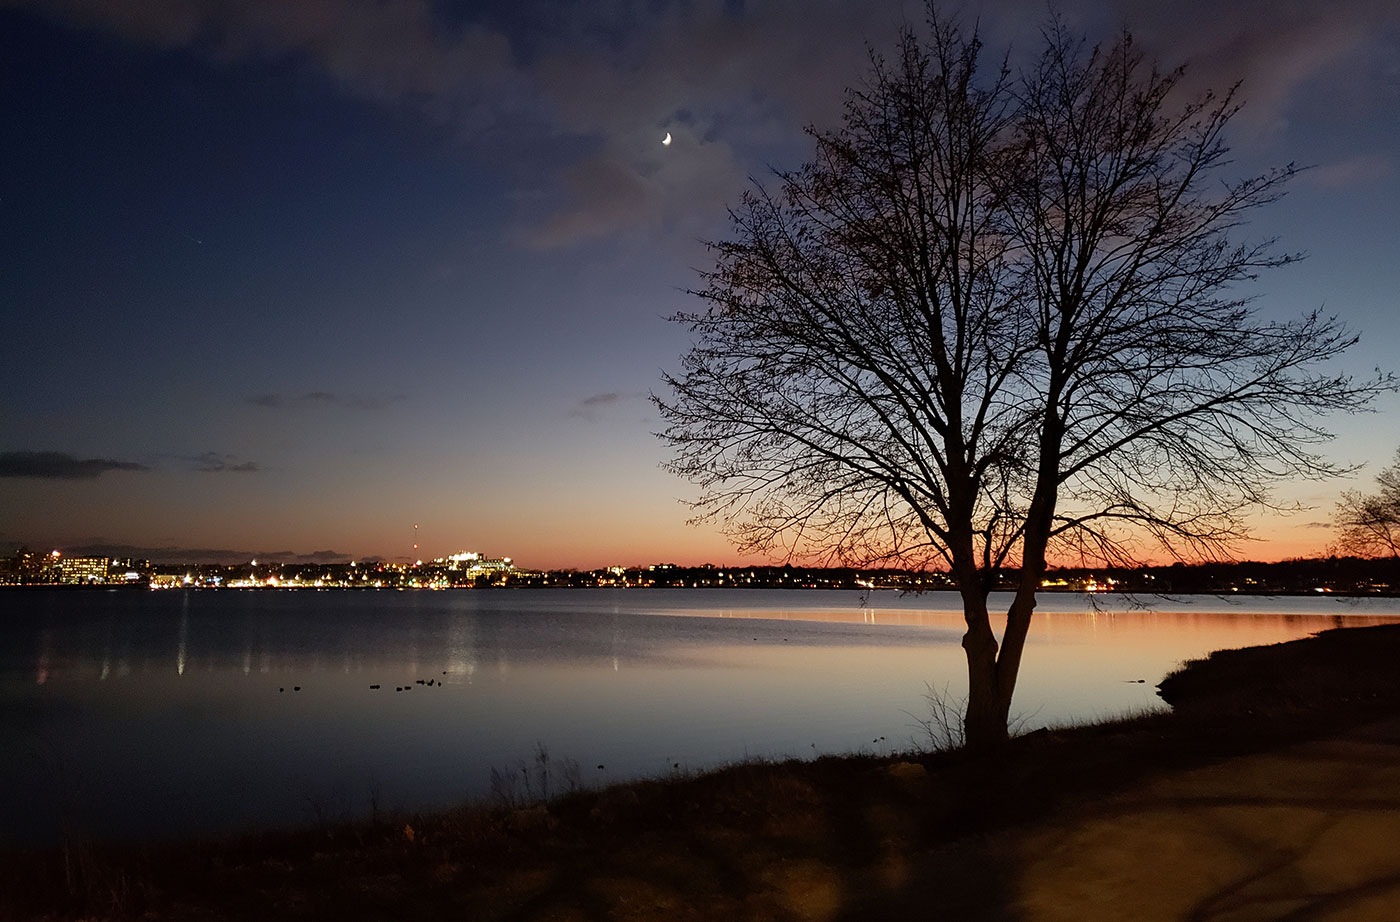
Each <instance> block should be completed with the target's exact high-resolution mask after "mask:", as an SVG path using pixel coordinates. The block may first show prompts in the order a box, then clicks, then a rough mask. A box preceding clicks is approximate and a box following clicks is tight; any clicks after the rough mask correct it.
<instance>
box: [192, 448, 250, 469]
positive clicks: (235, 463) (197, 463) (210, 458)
mask: <svg viewBox="0 0 1400 922" xmlns="http://www.w3.org/2000/svg"><path fill="white" fill-rule="evenodd" d="M184 460H186V461H188V462H190V463H191V464H193V465H194V469H195V470H197V471H200V472H203V473H211V474H214V473H226V472H227V473H232V474H251V473H255V472H257V471H260V470H262V468H261V467H259V466H258V462H256V461H239V460H238V458H237V457H236V456H234V455H221V454H219V453H218V452H216V451H206V452H205V453H204V454H202V455H194V456H192V457H187V458H185V459H184Z"/></svg>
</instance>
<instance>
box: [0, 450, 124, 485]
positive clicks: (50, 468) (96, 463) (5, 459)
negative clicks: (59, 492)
mask: <svg viewBox="0 0 1400 922" xmlns="http://www.w3.org/2000/svg"><path fill="white" fill-rule="evenodd" d="M148 470H150V468H148V467H147V466H146V465H144V464H137V463H136V462H135V461H115V460H113V459H111V458H77V457H74V456H73V455H70V454H68V453H67V452H61V451H6V452H0V477H29V478H34V479H37V480H94V479H96V478H97V477H99V476H101V475H102V474H104V473H106V472H107V471H148Z"/></svg>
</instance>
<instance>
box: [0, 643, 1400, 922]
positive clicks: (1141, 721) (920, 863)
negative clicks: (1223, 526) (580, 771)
mask: <svg viewBox="0 0 1400 922" xmlns="http://www.w3.org/2000/svg"><path fill="white" fill-rule="evenodd" d="M1397 661H1400V625H1383V626H1376V627H1358V628H1340V629H1333V630H1329V631H1323V632H1321V633H1320V634H1318V635H1314V636H1312V637H1309V638H1305V639H1303V640H1296V641H1289V642H1286V643H1282V644H1275V645H1272V646H1268V647H1253V648H1245V649H1243V650H1237V651H1219V652H1217V653H1214V654H1212V655H1211V656H1209V657H1208V658H1206V659H1205V660H1200V661H1196V662H1193V663H1190V664H1187V665H1186V666H1185V667H1184V668H1183V669H1182V670H1181V671H1179V672H1177V673H1174V674H1173V675H1171V676H1168V677H1165V678H1164V679H1163V681H1162V683H1161V684H1162V691H1163V695H1164V697H1165V698H1167V700H1168V701H1169V702H1170V703H1172V705H1173V710H1172V711H1170V712H1165V713H1160V714H1149V715H1146V716H1141V717H1136V718H1128V719H1123V720H1117V721H1110V722H1107V723H1102V724H1094V725H1087V726H1080V727H1072V728H1065V729H1057V730H1038V731H1035V732H1033V733H1030V734H1028V735H1026V736H1023V737H1019V738H1017V739H1016V740H1014V741H1013V742H1012V744H1011V746H1010V747H1008V751H1007V752H1006V753H1005V754H1003V755H1001V756H998V757H986V756H975V755H972V754H969V753H963V752H958V751H953V752H939V753H901V754H896V755H892V756H874V755H848V756H833V757H824V758H819V759H817V760H814V761H810V762H803V761H796V760H792V761H786V762H753V763H742V764H737V765H733V766H730V767H727V768H721V769H717V770H714V771H711V772H706V773H704V774H701V775H697V776H693V777H680V778H671V779H657V780H647V781H641V782H636V783H632V784H624V785H618V786H615V787H610V788H606V789H602V790H584V791H579V792H577V793H573V794H569V795H566V796H564V797H560V798H556V799H554V800H551V801H549V802H548V803H540V802H536V801H529V802H526V801H524V800H522V799H519V798H516V799H515V802H513V803H512V802H507V798H505V797H502V798H501V799H500V802H498V803H496V804H485V805H475V806H466V807H461V808H457V809H453V810H447V811H440V812H435V813H421V814H407V815H396V816H392V817H390V816H383V817H377V818H374V819H371V820H368V821H365V822H359V823H350V824H335V825H323V826H318V827H312V828H300V829H291V830H280V831H269V832H265V833H257V834H252V835H247V836H242V837H239V838H236V839H229V840H224V841H194V842H185V843H181V844H176V845H154V846H143V847H125V848H123V847H115V846H105V845H103V844H101V843H95V842H86V841H80V840H72V841H69V842H68V843H66V844H65V845H64V846H63V847H60V848H55V849H47V850H37V849H29V850H26V849H8V848H7V849H3V850H0V855H2V856H3V857H4V866H5V868H6V870H5V871H3V872H0V917H4V918H14V919H44V920H64V919H79V918H82V919H113V920H116V919H128V918H130V919H136V918H141V919H150V920H166V919H187V918H189V919H202V918H208V919H243V918H247V919H254V918H288V919H332V918H334V919H375V918H385V917H400V916H402V917H412V916H420V915H421V916H424V917H431V916H434V915H438V916H446V917H464V918H478V919H501V920H505V919H573V918H581V919H589V918H618V919H653V918H654V919H661V918H679V919H712V918H724V917H729V918H734V919H742V918H755V919H758V918H765V919H767V918H771V919H787V918H793V919H799V918H800V919H809V918H810V919H823V920H835V919H844V918H852V919H854V918H872V919H878V918H904V917H908V915H909V914H910V913H912V912H915V911H916V910H917V909H918V907H922V911H923V912H924V913H925V914H927V913H928V912H929V911H941V913H942V914H943V915H946V916H947V917H949V918H958V919H969V920H977V919H988V920H991V919H1002V918H1006V919H1012V918H1022V916H1021V915H1018V914H1017V912H1019V910H1017V909H1016V908H1015V907H1013V906H1010V905H1000V904H999V903H998V901H997V900H992V901H991V902H987V901H986V900H985V895H986V893H987V887H988V886H991V885H992V884H994V883H995V882H996V881H997V880H998V879H1000V878H1001V877H1003V876H1004V875H1006V874H1008V873H1011V872H1012V871H1013V870H1014V871H1016V872H1017V873H1020V872H1021V870H1023V869H1022V868H1021V867H1020V865H1021V864H1022V858H1021V857H1018V855H1019V854H1020V852H1019V849H1020V847H1021V844H1022V843H1023V842H1024V841H1029V840H1030V839H1033V838H1034V837H1035V836H1036V835H1044V834H1047V833H1046V832H1045V830H1046V828H1049V827H1055V826H1056V824H1059V825H1060V826H1064V825H1065V824H1071V825H1073V824H1075V823H1081V822H1082V821H1084V820H1085V819H1086V817H1089V816H1091V815H1093V814H1094V813H1095V811H1096V810H1098V809H1099V805H1100V804H1102V803H1103V802H1105V801H1108V800H1112V799H1113V798H1121V797H1124V796H1130V793H1129V792H1132V791H1134V790H1136V789H1138V788H1140V787H1142V786H1143V785H1149V784H1154V783H1158V782H1159V781H1160V780H1161V779H1164V778H1175V777H1178V776H1179V777H1184V778H1187V779H1189V778H1191V777H1194V775H1193V773H1199V772H1201V771H1209V770H1213V769H1218V768H1219V767H1220V766H1228V765H1234V764H1247V763H1249V760H1251V759H1254V760H1257V759H1260V758H1265V757H1267V756H1269V755H1271V754H1273V753H1277V752H1280V751H1283V750H1290V749H1291V748H1296V747H1299V746H1307V745H1309V744H1317V743H1318V741H1328V740H1338V739H1343V740H1344V739H1349V738H1351V737H1352V736H1354V735H1356V734H1361V735H1363V736H1364V735H1365V733H1366V732H1369V731H1367V730H1366V729H1365V728H1366V727H1367V726H1368V725H1372V726H1374V725H1377V724H1385V723H1386V722H1387V721H1391V722H1397V721H1400V671H1397V670H1396V669H1395V668H1394V663H1396V662H1397ZM1275 780H1277V779H1275ZM1183 783H1186V784H1187V787H1188V788H1189V786H1190V784H1189V782H1183ZM1262 783H1263V785H1264V786H1265V787H1266V788H1267V787H1268V786H1269V783H1270V779H1269V778H1268V777H1265V778H1264V779H1262ZM1392 812H1394V811H1392ZM974 857H975V858H976V860H975V861H974V860H973V858H974ZM979 894H980V897H979ZM1032 895H1034V894H1032ZM1041 895H1043V894H1041ZM6 900H8V901H9V902H8V903H7V902H6ZM979 900H980V901H979ZM1265 917H1267V916H1261V917H1260V918H1265Z"/></svg>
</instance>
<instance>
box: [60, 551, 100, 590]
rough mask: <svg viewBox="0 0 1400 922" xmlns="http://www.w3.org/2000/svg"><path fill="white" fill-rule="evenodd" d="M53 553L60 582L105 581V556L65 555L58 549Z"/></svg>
mask: <svg viewBox="0 0 1400 922" xmlns="http://www.w3.org/2000/svg"><path fill="white" fill-rule="evenodd" d="M53 553H54V562H55V563H56V564H57V565H58V581H59V582H60V583H105V582H107V558H106V557H65V556H63V555H62V554H60V553H59V552H58V551H54V552H53Z"/></svg>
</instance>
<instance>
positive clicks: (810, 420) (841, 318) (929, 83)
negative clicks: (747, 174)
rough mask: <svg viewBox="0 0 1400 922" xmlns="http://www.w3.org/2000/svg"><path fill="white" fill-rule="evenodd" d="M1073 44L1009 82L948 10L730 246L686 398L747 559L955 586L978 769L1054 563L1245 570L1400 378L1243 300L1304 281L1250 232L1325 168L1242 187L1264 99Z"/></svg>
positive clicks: (687, 366)
mask: <svg viewBox="0 0 1400 922" xmlns="http://www.w3.org/2000/svg"><path fill="white" fill-rule="evenodd" d="M1044 35H1045V43H1044V49H1043V53H1042V54H1041V56H1040V58H1039V60H1038V61H1037V62H1036V63H1035V64H1034V65H1033V66H1032V67H1030V68H1028V69H1027V70H1026V71H1025V72H1023V73H1019V74H1013V73H1012V72H1011V70H1010V69H1009V68H1007V67H1005V66H1003V67H1001V68H999V69H997V70H995V71H994V72H993V73H991V74H989V75H986V74H984V73H983V72H981V71H980V70H979V58H980V55H981V45H980V42H979V40H978V38H977V36H976V35H975V34H967V33H965V32H964V31H963V30H961V29H960V28H959V27H958V26H956V25H955V24H951V23H949V22H947V21H944V20H941V19H939V18H938V16H937V14H936V12H933V11H932V10H931V12H930V23H929V29H928V33H927V37H926V38H922V39H921V38H919V37H918V36H917V35H915V34H914V33H913V32H912V31H906V32H905V33H904V34H903V35H902V37H901V41H900V44H899V47H898V53H897V55H896V56H895V57H894V59H893V60H892V61H887V60H884V59H882V58H880V57H879V56H875V55H872V69H871V73H870V76H869V78H868V79H867V81H866V83H865V84H864V85H863V86H861V87H859V88H857V89H853V90H851V91H849V93H848V101H847V105H846V109H845V118H844V124H843V126H842V127H841V128H839V129H837V130H834V131H819V130H815V129H812V130H809V134H810V135H811V137H812V138H813V140H814V142H815V148H816V153H815V158H814V159H813V161H812V162H811V163H809V164H807V165H805V166H804V167H802V168H801V169H799V170H796V171H792V172H784V173H779V174H778V185H779V188H778V190H777V191H776V192H774V191H770V190H768V189H765V188H763V187H762V186H758V187H757V188H755V189H754V190H753V191H751V192H749V193H748V194H746V195H745V197H744V199H743V201H742V204H741V205H740V206H739V207H738V208H736V209H734V210H733V211H732V212H731V218H732V223H733V232H732V236H731V237H730V238H729V239H727V240H721V241H718V242H714V243H712V244H711V245H710V247H711V251H712V253H713V255H714V258H715V266H714V268H713V269H712V270H710V271H707V272H704V273H702V280H703V284H702V285H701V287H700V288H699V290H698V291H696V292H695V294H697V295H698V296H699V297H700V298H701V299H703V300H704V301H705V302H707V305H706V307H705V308H704V309H703V310H700V311H696V312H688V313H683V314H681V315H678V317H677V318H676V319H677V320H679V321H680V322H683V323H685V324H687V325H688V326H689V328H690V329H691V331H692V332H693V335H694V336H695V340H696V341H695V344H694V345H693V347H692V348H691V350H690V351H689V352H688V353H687V354H686V355H685V357H684V359H683V366H682V370H681V372H679V373H678V374H675V375H668V376H667V377H666V379H665V380H666V384H667V385H668V386H669V389H670V391H671V394H670V395H669V396H666V397H657V398H655V399H656V403H657V405H658V408H659V410H660V412H661V413H662V415H663V418H664V419H665V420H666V423H667V428H666V429H665V431H664V432H663V433H662V436H663V438H665V439H666V440H667V441H668V442H669V443H670V445H671V446H672V448H673V451H674V457H673V460H671V461H670V462H669V464H668V468H669V469H670V470H671V471H673V472H675V473H677V474H680V475H682V476H685V477H687V478H689V479H691V480H692V481H694V482H696V483H697V484H698V485H699V486H700V487H701V490H702V493H701V498H700V500H699V501H698V503H697V504H696V505H697V517H698V518H700V519H705V520H714V521H718V522H720V523H722V524H723V525H724V526H725V527H726V528H727V530H728V531H729V532H730V533H731V535H732V536H733V537H734V538H735V539H736V540H737V542H738V544H739V545H740V547H741V548H742V549H743V550H745V551H749V552H762V553H766V554H770V555H779V556H786V557H788V558H790V559H791V558H802V559H815V560H824V561H827V562H834V561H841V562H843V563H847V564H856V565H863V566H869V565H879V564H891V565H893V564H899V565H902V566H908V567H916V568H922V567H934V568H938V569H945V570H947V571H948V572H949V573H950V574H951V575H952V577H953V579H954V580H955V581H956V584H957V587H958V589H959V591H960V593H961V596H962V602H963V607H964V613H965V617H966V623H967V632H966V634H965V635H964V638H963V647H964V649H965V651H966V654H967V662H968V672H969V695H968V705H967V714H966V717H965V724H966V733H967V740H968V742H969V744H971V745H974V746H979V747H986V746H992V745H996V744H998V743H999V742H1001V741H1003V740H1004V739H1005V738H1006V735H1007V730H1006V726H1007V715H1008V712H1009V709H1010V705H1011V697H1012V693H1013V691H1014V689H1015V685H1016V677H1017V672H1018V670H1019V667H1020V663H1021V655H1022V650H1023V647H1024V644H1025V640H1026V635H1027V631H1028V629H1029V627H1030V623H1031V616H1032V612H1033V610H1034V608H1035V604H1036V591H1037V589H1038V588H1039V587H1040V583H1041V580H1042V577H1043V575H1044V572H1045V569H1046V563H1047V560H1048V559H1057V558H1058V559H1075V560H1085V561H1089V560H1094V561H1109V562H1118V563H1123V562H1129V561H1132V560H1134V559H1140V558H1141V556H1142V555H1143V554H1144V553H1145V552H1146V551H1147V550H1148V549H1149V548H1150V547H1154V546H1155V547H1161V548H1166V549H1167V551H1169V552H1170V553H1172V554H1175V555H1178V556H1183V555H1195V556H1211V555H1216V554H1219V553H1221V552H1222V551H1223V549H1224V548H1225V547H1226V546H1227V544H1228V543H1229V542H1231V541H1232V540H1234V539H1236V538H1237V537H1239V536H1240V535H1241V534H1242V533H1243V522H1242V515H1241V514H1242V513H1243V512H1244V511H1245V510H1247V509H1250V508H1251V507H1257V506H1259V505H1261V504H1262V505H1268V504H1269V503H1270V497H1269V493H1268V491H1267V487H1268V485H1269V484H1270V482H1272V481H1274V480H1276V479H1277V478H1280V477H1296V476H1319V475H1326V474H1330V473H1332V472H1333V468H1332V467H1331V466H1330V465H1329V464H1328V463H1326V462H1325V461H1324V460H1322V459H1321V458H1320V457H1318V456H1317V455H1316V454H1314V453H1313V452H1312V450H1311V449H1312V448H1313V447H1315V446H1316V445H1317V444H1319V443H1320V442H1322V441H1323V440H1324V439H1325V438H1327V433H1326V432H1325V431H1324V430H1323V429H1322V428H1320V426H1319V424H1318V422H1317V415H1318V414H1319V413H1322V412H1326V411H1333V410H1351V409H1355V408H1357V407H1358V406H1360V405H1363V404H1365V403H1366V402H1367V401H1368V400H1369V399H1370V397H1371V396H1372V395H1373V394H1374V393H1375V392H1376V391H1377V390H1378V389H1381V388H1384V387H1386V386H1387V385H1388V382H1387V381H1385V380H1381V379H1377V380H1375V381H1371V382H1367V383H1356V382H1354V381H1353V380H1352V379H1351V378H1349V377H1348V376H1346V375H1339V374H1330V373H1327V372H1325V371H1324V370H1321V369H1320V365H1321V363H1322V362H1324V361H1325V360H1328V359H1331V358H1334V357H1335V356H1336V355H1337V354H1338V353H1340V352H1342V351H1344V350H1345V349H1346V348H1347V347H1349V346H1350V345H1352V343H1353V342H1354V341H1355V340H1354V338H1353V337H1352V336H1351V335H1350V334H1349V333H1348V332H1347V331H1346V330H1345V329H1344V328H1343V327H1342V326H1341V325H1340V324H1339V323H1338V322H1337V321H1336V320H1335V319H1333V318H1328V317H1323V316H1321V315H1319V314H1316V313H1314V314H1310V315H1307V316H1304V317H1302V318H1300V319H1297V320H1294V321H1289V322H1283V323H1280V322H1273V321H1268V320H1265V319H1262V318H1260V317H1259V316H1257V315H1256V313H1255V312H1254V311H1253V310H1252V309H1251V307H1250V305H1249V301H1248V298H1247V297H1245V296H1243V295H1241V294H1239V293H1237V292H1236V290H1235V289H1236V287H1237V286H1238V285H1239V284H1240V283H1243V282H1247V281H1250V280H1252V279H1254V278H1255V276H1256V274H1257V273H1258V272H1259V271H1261V270H1263V269H1266V268H1271V267H1275V266H1280V265H1283V264H1285V263H1288V262H1290V261H1291V260H1292V259H1293V257H1292V256H1289V255H1287V254H1278V253H1276V252H1275V251H1274V248H1273V245H1272V241H1263V242H1256V243H1239V242H1236V241H1235V240H1233V239H1232V237H1233V236H1234V235H1235V234H1236V233H1237V232H1238V231H1239V229H1240V225H1241V222H1242V219H1243V216H1244V215H1245V214H1246V213H1247V212H1249V211H1250V210H1251V209H1254V208H1256V207H1257V206H1260V205H1263V204H1265V203H1268V202H1271V201H1273V200H1274V199H1276V198H1277V197H1278V195H1279V194H1281V191H1282V188H1283V185H1284V184H1285V182H1286V181H1287V180H1288V179H1289V177H1291V176H1292V175H1293V174H1294V172H1295V170H1294V168H1293V167H1291V166H1290V167H1285V168H1282V169H1279V170H1275V171H1272V172H1269V173H1266V174H1264V175H1261V176H1255V177H1252V178H1248V179H1243V180H1233V181H1232V180H1231V179H1229V178H1228V177H1227V176H1226V175H1225V174H1226V173H1227V172H1228V170H1227V167H1228V165H1229V161H1228V160H1227V159H1226V150H1227V149H1226V146H1225V144H1224V143H1223V140H1222V132H1223V130H1224V129H1225V127H1226V125H1227V123H1228V122H1229V121H1230V118H1231V116H1232V115H1234V113H1235V112H1236V111H1237V108H1238V104H1237V102H1236V100H1235V95H1234V92H1233V91H1232V92H1228V93H1225V94H1224V95H1222V96H1215V95H1204V96H1201V97H1198V98H1191V99H1181V98H1180V97H1182V96H1183V91H1182V90H1181V89H1180V87H1179V85H1178V84H1179V77H1180V73H1179V72H1169V73H1164V72H1162V71H1159V70H1157V69H1156V68H1155V67H1153V66H1152V65H1150V64H1149V63H1148V62H1146V61H1145V60H1144V59H1143V57H1142V56H1141V55H1140V54H1139V53H1138V52H1137V51H1136V50H1135V48H1134V46H1133V43H1132V40H1131V37H1130V36H1129V35H1127V34H1124V35H1123V36H1122V37H1121V38H1120V39H1119V40H1118V41H1117V42H1116V43H1115V44H1113V45H1112V46H1111V47H1108V48H1106V49H1098V48H1090V47H1088V46H1087V45H1086V44H1085V43H1084V42H1083V41H1082V40H1080V39H1076V38H1075V37H1073V36H1071V35H1070V34H1068V32H1067V31H1066V30H1065V29H1064V28H1062V27H1061V26H1060V25H1059V24H1057V23H1052V24H1051V26H1050V27H1049V28H1047V30H1046V31H1045V33H1044ZM1004 568H1008V569H1017V570H1019V575H1018V576H1017V583H1016V592H1015V599H1014V601H1013V602H1012V604H1011V606H1010V608H1009V611H1008V612H1007V620H1006V627H1005V630H1004V632H1003V633H1002V636H1001V638H1000V640H998V638H997V636H996V633H995V631H994V630H993V628H992V625H991V620H990V617H989V611H988V594H989V592H990V590H991V588H992V586H993V585H994V582H995V580H996V578H997V574H998V573H999V571H1001V570H1003V569H1004Z"/></svg>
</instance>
